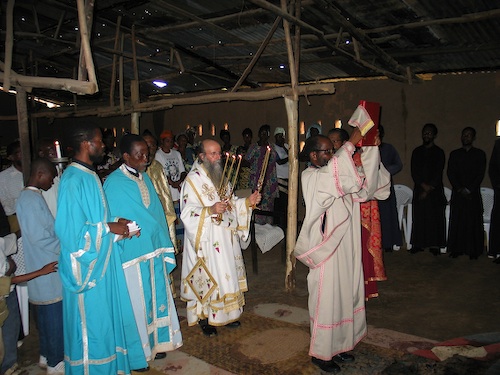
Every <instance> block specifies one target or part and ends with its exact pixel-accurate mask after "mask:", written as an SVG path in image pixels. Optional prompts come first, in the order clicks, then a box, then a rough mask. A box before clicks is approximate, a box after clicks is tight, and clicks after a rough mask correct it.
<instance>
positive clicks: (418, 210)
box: [411, 145, 446, 248]
mask: <svg viewBox="0 0 500 375" xmlns="http://www.w3.org/2000/svg"><path fill="white" fill-rule="evenodd" d="M444 162H445V156H444V151H443V150H442V149H441V148H440V147H438V146H436V145H432V146H431V147H429V148H427V147H425V146H423V145H422V146H419V147H417V148H416V149H415V150H413V153H412V155H411V177H412V178H413V182H414V183H415V186H414V188H413V201H412V204H413V230H412V242H411V243H412V245H413V247H414V248H424V247H445V246H446V224H445V223H446V221H445V214H444V211H445V208H446V197H445V195H444V188H443V171H444ZM422 183H426V184H428V185H431V186H433V187H434V189H433V190H431V191H430V192H429V193H428V194H427V195H425V196H423V193H424V189H423V188H422V186H421V185H422Z"/></svg>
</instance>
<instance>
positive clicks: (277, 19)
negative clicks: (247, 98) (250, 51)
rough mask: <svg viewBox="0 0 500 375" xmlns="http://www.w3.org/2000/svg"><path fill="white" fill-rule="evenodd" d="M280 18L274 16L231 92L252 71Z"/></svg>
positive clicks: (236, 88)
mask: <svg viewBox="0 0 500 375" xmlns="http://www.w3.org/2000/svg"><path fill="white" fill-rule="evenodd" d="M281 20H282V18H281V17H277V18H276V20H275V21H274V23H273V25H272V26H271V29H269V32H268V33H267V35H266V37H265V38H264V41H263V42H262V44H261V45H260V47H259V49H258V50H257V52H256V53H255V54H254V55H253V57H252V61H250V64H248V66H247V67H246V69H245V70H244V71H243V74H242V75H241V77H240V79H239V80H238V82H236V84H235V85H234V87H233V88H232V90H231V92H235V91H236V90H238V88H239V87H240V86H241V84H242V83H243V81H245V79H246V78H247V77H248V75H249V74H250V72H251V71H252V69H253V67H254V66H255V64H257V61H258V60H259V58H260V56H261V55H262V52H264V50H265V49H266V47H267V45H268V44H269V41H270V40H271V38H272V37H273V35H274V32H275V31H276V29H277V28H278V26H279V24H280V22H281Z"/></svg>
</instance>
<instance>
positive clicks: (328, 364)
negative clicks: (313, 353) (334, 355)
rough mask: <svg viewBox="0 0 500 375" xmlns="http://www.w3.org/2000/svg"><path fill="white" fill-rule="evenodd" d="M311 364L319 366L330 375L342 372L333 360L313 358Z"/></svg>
mask: <svg viewBox="0 0 500 375" xmlns="http://www.w3.org/2000/svg"><path fill="white" fill-rule="evenodd" d="M311 362H312V363H314V364H315V365H316V366H318V367H319V368H320V369H321V370H323V371H324V372H328V373H330V374H335V373H337V372H340V366H339V365H337V364H336V363H335V362H334V361H333V360H330V361H323V360H322V359H319V358H316V357H312V358H311Z"/></svg>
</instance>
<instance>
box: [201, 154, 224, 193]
mask: <svg viewBox="0 0 500 375" xmlns="http://www.w3.org/2000/svg"><path fill="white" fill-rule="evenodd" d="M203 167H205V170H206V171H207V175H208V177H209V178H210V180H212V182H213V184H214V185H215V187H216V188H218V187H219V186H220V183H221V181H222V172H223V171H222V164H221V162H220V160H218V161H216V162H214V163H211V162H210V161H209V160H207V159H205V160H204V161H203Z"/></svg>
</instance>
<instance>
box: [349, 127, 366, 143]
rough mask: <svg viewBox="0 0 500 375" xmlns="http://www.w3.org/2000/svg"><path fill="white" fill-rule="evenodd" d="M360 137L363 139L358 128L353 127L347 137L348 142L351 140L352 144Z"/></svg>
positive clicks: (359, 139)
mask: <svg viewBox="0 0 500 375" xmlns="http://www.w3.org/2000/svg"><path fill="white" fill-rule="evenodd" d="M361 139H363V136H362V135H361V132H360V131H359V128H354V130H353V131H352V133H351V136H350V137H349V142H351V143H352V144H353V145H355V144H357V143H358V142H359V141H361Z"/></svg>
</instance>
